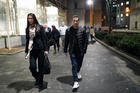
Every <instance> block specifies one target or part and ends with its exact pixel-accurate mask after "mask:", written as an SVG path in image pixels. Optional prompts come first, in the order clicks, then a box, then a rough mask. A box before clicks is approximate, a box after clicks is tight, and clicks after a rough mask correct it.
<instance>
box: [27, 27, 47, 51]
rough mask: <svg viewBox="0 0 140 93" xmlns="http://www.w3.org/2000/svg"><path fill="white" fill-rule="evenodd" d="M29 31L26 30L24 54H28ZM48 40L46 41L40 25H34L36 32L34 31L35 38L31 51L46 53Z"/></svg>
mask: <svg viewBox="0 0 140 93" xmlns="http://www.w3.org/2000/svg"><path fill="white" fill-rule="evenodd" d="M29 40H30V36H29V29H27V30H26V47H25V53H28V52H29V51H28V46H29ZM47 42H48V40H46V34H45V30H44V27H43V26H41V25H36V30H35V37H34V39H33V48H32V50H44V51H48V47H47V45H46V43H47Z"/></svg>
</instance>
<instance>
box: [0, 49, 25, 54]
mask: <svg viewBox="0 0 140 93" xmlns="http://www.w3.org/2000/svg"><path fill="white" fill-rule="evenodd" d="M24 50H25V49H21V50H18V51H16V52H12V53H0V55H14V54H17V53H20V52H23V51H24Z"/></svg>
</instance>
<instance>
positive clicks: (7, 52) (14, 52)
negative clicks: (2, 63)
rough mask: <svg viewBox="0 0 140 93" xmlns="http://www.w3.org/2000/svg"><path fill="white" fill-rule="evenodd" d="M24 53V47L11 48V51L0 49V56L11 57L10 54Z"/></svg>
mask: <svg viewBox="0 0 140 93" xmlns="http://www.w3.org/2000/svg"><path fill="white" fill-rule="evenodd" d="M22 51H24V47H23V46H21V47H16V48H11V50H9V49H7V48H3V49H0V55H11V54H16V53H19V52H22Z"/></svg>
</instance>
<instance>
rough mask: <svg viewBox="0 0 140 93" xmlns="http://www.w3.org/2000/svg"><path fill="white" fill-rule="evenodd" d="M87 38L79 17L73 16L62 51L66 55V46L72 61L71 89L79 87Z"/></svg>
mask: <svg viewBox="0 0 140 93" xmlns="http://www.w3.org/2000/svg"><path fill="white" fill-rule="evenodd" d="M87 44H88V39H87V35H86V31H85V29H84V28H81V27H79V17H78V16H76V15H75V16H73V20H72V26H71V27H70V28H68V29H67V30H66V35H65V45H64V52H65V54H66V56H67V52H68V46H69V54H70V59H71V63H72V74H73V80H74V85H73V87H72V88H73V89H77V88H78V87H79V83H78V81H79V79H82V77H81V75H80V73H79V72H80V69H81V66H82V62H83V58H84V54H85V53H86V50H87Z"/></svg>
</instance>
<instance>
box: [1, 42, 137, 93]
mask: <svg viewBox="0 0 140 93" xmlns="http://www.w3.org/2000/svg"><path fill="white" fill-rule="evenodd" d="M49 58H50V62H51V65H52V70H51V74H50V75H46V76H45V77H44V85H45V87H46V88H45V89H44V90H42V91H41V92H38V89H37V88H34V79H33V77H32V76H31V73H30V71H29V63H28V60H25V59H24V52H21V53H17V54H15V55H0V93H72V84H73V83H72V72H71V62H70V59H69V56H68V57H66V56H65V55H64V54H63V52H62V49H61V50H60V52H59V53H57V54H56V55H53V49H52V51H51V52H50V54H49ZM139 68H140V67H139V66H136V65H134V64H131V62H129V61H128V60H126V59H124V58H122V57H120V56H118V55H117V54H115V53H114V52H112V51H110V50H109V49H107V48H105V47H104V46H102V45H101V44H100V43H98V42H96V43H94V44H90V45H89V46H88V50H87V54H86V55H85V58H84V63H83V66H82V69H81V74H82V77H83V80H82V81H81V82H80V88H79V89H78V90H77V92H76V93H140V82H139V81H138V80H139V79H140V69H139ZM131 77H135V78H134V79H135V81H137V82H138V83H136V82H135V81H133V80H131Z"/></svg>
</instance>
